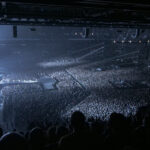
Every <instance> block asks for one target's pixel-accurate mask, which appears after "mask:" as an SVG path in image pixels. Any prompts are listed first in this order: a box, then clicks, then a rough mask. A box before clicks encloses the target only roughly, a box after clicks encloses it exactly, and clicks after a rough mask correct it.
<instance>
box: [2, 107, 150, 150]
mask: <svg viewBox="0 0 150 150" xmlns="http://www.w3.org/2000/svg"><path fill="white" fill-rule="evenodd" d="M149 108H150V107H149V106H145V107H141V108H139V109H138V111H137V113H136V115H134V116H133V115H131V116H128V117H125V116H123V115H122V114H118V113H112V114H111V116H110V118H109V120H108V121H102V120H101V119H94V118H86V117H85V116H84V114H83V113H81V112H79V111H76V112H74V113H73V114H72V116H71V118H70V120H69V121H67V122H66V123H63V124H61V125H53V124H51V125H49V127H47V128H42V127H33V128H32V129H31V130H29V131H27V132H26V133H23V132H20V131H18V132H17V131H15V130H14V131H12V132H8V133H3V130H2V129H0V137H1V138H0V150H72V149H74V150H79V149H90V150H94V149H100V150H144V149H150V109H149Z"/></svg>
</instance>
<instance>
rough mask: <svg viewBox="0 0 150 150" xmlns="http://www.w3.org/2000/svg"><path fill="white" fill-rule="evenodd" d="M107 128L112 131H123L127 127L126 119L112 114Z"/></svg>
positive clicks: (117, 114)
mask: <svg viewBox="0 0 150 150" xmlns="http://www.w3.org/2000/svg"><path fill="white" fill-rule="evenodd" d="M108 123H109V127H110V128H111V129H114V130H118V131H119V130H120V129H123V127H125V126H126V125H127V120H126V117H124V116H123V115H122V114H119V113H112V114H111V115H110V119H109V122H108Z"/></svg>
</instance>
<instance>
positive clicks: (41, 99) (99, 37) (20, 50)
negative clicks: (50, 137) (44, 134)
mask: <svg viewBox="0 0 150 150" xmlns="http://www.w3.org/2000/svg"><path fill="white" fill-rule="evenodd" d="M149 8H150V3H149V2H147V1H146V2H145V1H143V2H140V1H138V0H137V1H136V2H130V1H128V0H127V1H126V2H123V1H119V0H116V1H112V0H108V1H107V0H103V1H101V0H73V1H70V2H67V1H59V0H55V1H54V0H52V1H40V0H37V1H31V0H27V1H24V0H21V1H17V0H16V1H15V0H14V1H10V0H8V1H5V0H4V1H2V2H0V127H1V130H2V131H3V136H2V137H1V139H0V148H1V145H2V149H5V147H7V148H6V149H10V148H8V146H6V145H7V144H6V145H5V141H4V140H5V136H6V137H7V134H8V136H9V133H10V134H17V132H18V131H19V132H20V134H25V132H26V131H27V130H29V129H31V128H33V127H38V130H40V131H41V130H46V129H47V128H48V126H53V125H58V124H59V125H60V124H61V125H64V124H65V125H66V124H67V123H68V122H69V120H70V119H71V118H73V117H72V114H74V113H76V112H77V113H83V114H84V116H85V117H86V119H87V120H89V122H92V121H93V122H94V120H97V121H98V120H99V121H100V123H99V126H98V125H97V126H98V127H101V126H102V125H104V124H105V125H106V124H107V122H109V123H110V120H111V119H114V120H115V115H114V116H113V115H112V114H118V116H119V115H120V116H123V117H124V118H126V119H128V120H130V121H131V118H134V117H135V116H136V115H137V113H138V112H139V109H140V108H143V112H142V113H141V116H142V115H143V114H145V112H149V105H150V51H149V49H150V19H149V18H150V9H149ZM148 114H149V113H148ZM112 116H113V117H114V118H113V117H112ZM118 116H117V115H116V120H117V119H118V120H119V119H120V118H121V117H120V118H119V117H118ZM147 116H148V115H146V117H147ZM149 116H150V115H149ZM78 117H79V116H78ZM80 117H81V116H80ZM80 117H79V118H78V119H79V120H78V121H79V122H80V119H81V118H80ZM111 117H112V118H111ZM117 117H118V118H117ZM142 117H143V116H142ZM146 117H145V116H144V117H143V118H142V121H141V124H140V126H138V123H137V122H136V121H137V120H136V119H137V118H136V117H135V118H136V119H135V120H136V121H135V120H134V121H135V122H134V123H133V126H134V125H135V124H136V123H137V124H136V125H137V126H136V127H141V126H142V127H143V126H144V125H143V122H144V121H145V120H146V119H145V118H146ZM110 118H111V119H110ZM149 118H150V117H149ZM76 119H77V118H76ZM144 119H145V120H144ZM91 120H92V121H91ZM114 120H113V121H114ZM118 120H117V121H118ZM111 121H112V120H111ZM113 121H112V122H113ZM146 121H147V120H146ZM148 121H149V120H148ZM95 122H96V121H95ZM102 122H103V124H102ZM118 122H119V121H118ZM121 123H122V122H121ZM121 123H120V125H122V124H121ZM148 123H149V122H148ZM89 124H90V123H89ZM105 125H104V126H105ZM133 126H132V128H133ZM67 127H68V126H67ZM92 127H93V126H92ZM94 127H95V128H97V127H96V124H95V126H94ZM41 128H42V129H41ZM95 128H94V129H95ZM143 128H144V129H143ZM143 128H142V129H141V128H140V129H141V130H138V131H137V132H136V131H135V132H136V133H135V134H134V135H133V136H134V137H136V134H138V137H139V139H137V140H139V142H143V141H142V138H143V134H142V133H143V132H142V131H143V130H144V132H145V128H146V127H145V126H144V127H143ZM92 129H93V128H92ZM94 129H93V130H94ZM93 130H92V131H93ZM95 130H96V129H95ZM40 131H37V132H40ZM65 131H66V130H63V133H64V132H65ZM69 131H70V130H69ZM146 131H147V130H146ZM149 131H150V130H148V133H150V132H149ZM11 132H12V133H11ZM52 132H53V130H52ZM60 132H61V131H60ZM107 132H108V133H109V131H106V134H107ZM0 133H1V131H0ZM92 133H93V132H92ZM5 134H6V135H5ZM36 134H37V133H36V132H35V135H36ZM86 134H87V133H86ZM29 135H30V133H29ZM64 135H65V134H64ZM75 135H76V134H75ZM91 136H93V134H92V135H91ZM96 136H97V135H96ZM110 136H111V134H110ZM113 136H114V135H113ZM113 136H112V137H113ZM117 136H118V137H119V135H117ZM147 136H148V135H147ZM112 137H111V138H112ZM114 137H115V136H114ZM118 137H117V138H118ZM25 138H27V137H26V136H25ZM30 138H31V137H30ZM94 138H95V137H94ZM96 138H99V137H96ZM96 138H95V139H96ZM100 138H102V137H100ZM111 138H110V139H109V138H108V141H107V140H106V141H105V142H104V141H103V142H102V145H101V147H102V149H110V148H111V147H112V145H113V148H112V149H114V150H141V149H142V148H143V147H144V146H143V145H144V144H143V143H142V144H141V145H142V146H141V145H140V146H141V147H140V146H139V147H138V146H135V145H136V144H135V143H136V142H137V141H133V143H134V142H135V143H134V144H135V145H134V144H128V145H123V146H122V145H121V146H122V147H121V146H120V145H119V146H120V147H119V146H118V145H117V147H116V145H115V144H112V143H113V142H114V141H113V140H112V139H111ZM146 138H147V137H146ZM62 139H63V138H62ZM64 139H65V138H64ZM135 139H136V138H135ZM57 140H58V139H57ZM57 140H56V139H55V142H56V141H57ZM109 140H112V141H113V142H112V141H109ZM147 140H148V141H149V136H148V138H147ZM58 141H59V140H58ZM58 141H57V142H58ZM62 141H63V140H62ZM62 141H61V140H60V141H59V142H60V143H61V142H62ZM77 141H78V140H77ZM9 142H10V141H9V140H8V143H9ZM15 142H17V140H16V141H15ZM15 142H14V143H15ZM65 142H66V141H65ZM67 142H68V141H67ZM96 142H97V141H96ZM107 142H108V143H107ZM109 142H110V143H109ZM115 142H116V141H115ZM115 142H114V143H115ZM83 143H84V142H82V144H83ZM106 143H107V144H106ZM137 143H138V142H137ZM147 143H148V142H147ZM147 143H146V144H147ZM32 144H33V143H32ZM32 144H31V145H32ZM48 144H50V145H49V146H48V147H42V148H41V147H40V148H39V147H38V146H37V147H36V148H35V147H32V146H33V145H32V146H31V145H30V143H29V148H28V149H29V150H34V149H35V150H49V149H52V150H53V149H54V150H55V149H66V150H67V149H70V147H69V146H68V145H67V144H66V145H65V144H64V143H63V142H62V143H61V144H62V145H61V144H60V147H59V146H58V147H57V146H56V145H52V143H48ZM63 144H64V145H63ZM73 144H74V142H72V145H73ZM77 144H79V143H77ZM80 144H81V143H80ZM105 144H106V145H105ZM146 144H145V145H146ZM17 145H18V146H20V145H21V144H18V143H17ZM58 145H59V144H58ZM108 145H109V146H110V147H109V146H108ZM42 146H43V145H42ZM44 146H45V145H44ZM63 146H64V147H63ZM82 146H84V144H83V145H82ZM82 146H81V147H80V148H83V147H82ZM90 146H92V147H93V145H92V144H91V145H90ZM94 146H95V145H94ZM105 146H106V147H105ZM23 148H25V147H22V149H23ZM84 148H86V149H88V148H87V147H84ZM140 148H141V149H140ZM19 149H20V148H19ZM25 149H27V148H25ZM90 149H91V147H90ZM16 150H17V148H16Z"/></svg>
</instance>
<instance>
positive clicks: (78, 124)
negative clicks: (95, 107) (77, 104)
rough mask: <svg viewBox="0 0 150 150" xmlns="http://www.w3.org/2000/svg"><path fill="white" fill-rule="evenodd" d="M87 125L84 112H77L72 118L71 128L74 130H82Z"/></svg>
mask: <svg viewBox="0 0 150 150" xmlns="http://www.w3.org/2000/svg"><path fill="white" fill-rule="evenodd" d="M84 125H85V116H84V114H83V113H82V112H80V111H76V112H74V113H73V114H72V116H71V126H72V128H73V129H74V130H80V129H82V128H83V127H84Z"/></svg>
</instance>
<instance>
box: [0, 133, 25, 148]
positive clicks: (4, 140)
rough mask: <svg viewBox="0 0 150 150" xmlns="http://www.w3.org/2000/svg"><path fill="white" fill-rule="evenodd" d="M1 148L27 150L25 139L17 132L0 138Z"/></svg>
mask: <svg viewBox="0 0 150 150" xmlns="http://www.w3.org/2000/svg"><path fill="white" fill-rule="evenodd" d="M0 147H1V149H4V150H13V149H14V150H26V149H27V143H26V140H25V138H24V137H23V136H22V135H20V134H18V133H15V132H11V133H6V134H4V135H3V136H2V137H1V138H0Z"/></svg>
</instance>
